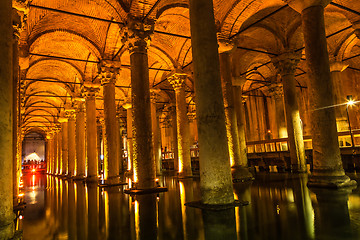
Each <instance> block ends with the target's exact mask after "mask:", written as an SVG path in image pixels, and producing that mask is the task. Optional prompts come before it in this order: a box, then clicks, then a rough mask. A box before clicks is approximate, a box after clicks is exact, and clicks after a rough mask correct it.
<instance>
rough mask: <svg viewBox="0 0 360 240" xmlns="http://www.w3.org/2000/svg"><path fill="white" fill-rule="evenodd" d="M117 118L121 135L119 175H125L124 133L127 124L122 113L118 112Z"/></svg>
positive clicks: (119, 139)
mask: <svg viewBox="0 0 360 240" xmlns="http://www.w3.org/2000/svg"><path fill="white" fill-rule="evenodd" d="M116 118H117V124H118V129H119V135H118V141H119V144H118V146H117V147H118V151H119V174H121V173H123V172H124V170H125V166H124V160H123V156H124V140H123V132H124V130H125V122H124V120H123V119H121V118H122V115H121V114H120V112H116Z"/></svg>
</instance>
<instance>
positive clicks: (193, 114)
mask: <svg viewBox="0 0 360 240" xmlns="http://www.w3.org/2000/svg"><path fill="white" fill-rule="evenodd" d="M187 116H188V119H189V121H190V122H192V121H194V120H196V112H188V113H187Z"/></svg>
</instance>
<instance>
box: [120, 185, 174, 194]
mask: <svg viewBox="0 0 360 240" xmlns="http://www.w3.org/2000/svg"><path fill="white" fill-rule="evenodd" d="M167 191H168V189H167V187H154V188H147V189H135V188H130V189H125V190H124V193H127V194H131V195H141V194H151V193H159V192H167Z"/></svg>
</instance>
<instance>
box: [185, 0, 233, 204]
mask: <svg viewBox="0 0 360 240" xmlns="http://www.w3.org/2000/svg"><path fill="white" fill-rule="evenodd" d="M189 2H190V29H191V44H192V53H193V54H192V55H193V63H194V77H195V81H194V82H195V96H196V117H197V124H198V134H199V148H200V149H199V150H200V157H199V159H200V189H201V195H202V202H203V203H204V204H229V203H232V202H233V201H234V196H233V190H232V189H233V187H232V178H231V169H230V161H229V150H228V145H227V136H226V126H225V113H224V102H223V99H222V92H221V78H220V67H219V53H218V44H217V39H216V27H215V19H214V8H213V2H212V1H211V0H190V1H189Z"/></svg>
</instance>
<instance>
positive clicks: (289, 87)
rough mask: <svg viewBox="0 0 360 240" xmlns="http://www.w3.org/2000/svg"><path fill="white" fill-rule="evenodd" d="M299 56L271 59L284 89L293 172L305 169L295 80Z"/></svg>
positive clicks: (281, 56)
mask: <svg viewBox="0 0 360 240" xmlns="http://www.w3.org/2000/svg"><path fill="white" fill-rule="evenodd" d="M300 57H301V56H300V55H299V54H294V53H284V54H282V55H280V56H278V57H276V58H274V59H273V64H274V66H275V67H276V69H277V70H278V72H279V74H280V76H281V81H282V84H283V89H284V105H285V114H286V125H287V133H288V143H289V151H290V159H291V170H292V171H293V172H305V171H306V159H305V148H304V140H303V132H302V127H301V119H300V113H299V105H298V96H297V93H296V82H295V70H296V66H297V64H298V62H299V61H300Z"/></svg>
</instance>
